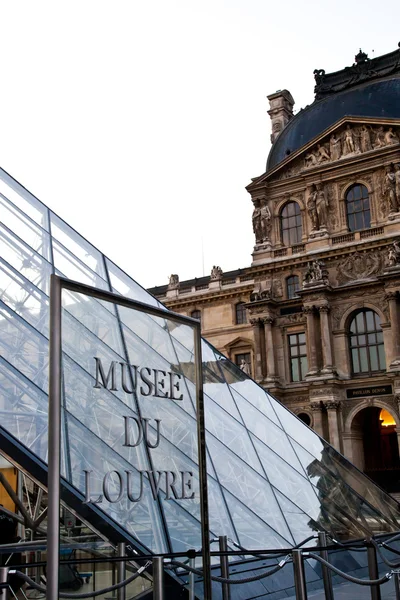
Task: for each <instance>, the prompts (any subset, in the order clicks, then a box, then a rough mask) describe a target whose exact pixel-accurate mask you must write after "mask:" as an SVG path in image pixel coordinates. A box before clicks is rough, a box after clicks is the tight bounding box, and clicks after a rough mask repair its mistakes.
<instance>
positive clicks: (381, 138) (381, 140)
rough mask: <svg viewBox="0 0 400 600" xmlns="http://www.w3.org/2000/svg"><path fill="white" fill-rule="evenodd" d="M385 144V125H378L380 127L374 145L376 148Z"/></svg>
mask: <svg viewBox="0 0 400 600" xmlns="http://www.w3.org/2000/svg"><path fill="white" fill-rule="evenodd" d="M384 145H385V132H384V131H383V127H382V125H381V126H380V127H378V129H377V130H376V132H375V143H374V147H375V148H383V146H384Z"/></svg>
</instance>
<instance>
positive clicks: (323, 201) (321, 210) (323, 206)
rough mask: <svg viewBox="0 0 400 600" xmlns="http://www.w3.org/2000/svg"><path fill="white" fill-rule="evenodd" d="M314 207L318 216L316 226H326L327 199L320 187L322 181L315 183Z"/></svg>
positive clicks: (320, 227)
mask: <svg viewBox="0 0 400 600" xmlns="http://www.w3.org/2000/svg"><path fill="white" fill-rule="evenodd" d="M315 202H316V208H317V216H318V226H319V229H322V228H325V229H326V228H327V226H328V206H329V203H328V199H327V197H326V194H325V190H324V188H323V187H322V183H318V184H317V193H316V200H315Z"/></svg>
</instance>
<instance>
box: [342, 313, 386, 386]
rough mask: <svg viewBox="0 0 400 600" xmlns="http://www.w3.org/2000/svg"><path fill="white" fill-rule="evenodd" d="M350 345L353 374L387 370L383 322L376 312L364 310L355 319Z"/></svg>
mask: <svg viewBox="0 0 400 600" xmlns="http://www.w3.org/2000/svg"><path fill="white" fill-rule="evenodd" d="M349 343H350V353H351V363H352V371H353V374H355V375H356V374H361V373H363V374H364V373H375V372H376V371H383V370H385V369H386V361H385V348H384V345H383V333H382V328H381V320H380V318H379V315H377V314H376V312H374V311H373V310H369V309H364V310H361V311H360V312H358V313H357V314H356V315H355V316H354V317H353V319H352V320H351V322H350V327H349Z"/></svg>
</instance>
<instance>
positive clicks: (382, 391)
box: [346, 385, 393, 398]
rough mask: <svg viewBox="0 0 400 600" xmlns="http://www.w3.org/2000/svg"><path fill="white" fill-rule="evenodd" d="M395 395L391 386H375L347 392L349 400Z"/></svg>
mask: <svg viewBox="0 0 400 600" xmlns="http://www.w3.org/2000/svg"><path fill="white" fill-rule="evenodd" d="M389 394H393V390H392V386H391V385H375V386H371V387H362V388H352V389H350V390H346V395H347V398H364V397H366V396H387V395H389Z"/></svg>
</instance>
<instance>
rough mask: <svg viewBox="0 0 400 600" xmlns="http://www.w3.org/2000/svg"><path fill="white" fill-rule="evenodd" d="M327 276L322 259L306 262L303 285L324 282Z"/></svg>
mask: <svg viewBox="0 0 400 600" xmlns="http://www.w3.org/2000/svg"><path fill="white" fill-rule="evenodd" d="M327 277H328V272H327V271H326V269H325V263H324V262H323V261H322V260H314V262H310V263H308V268H307V271H306V273H305V275H304V283H303V287H307V286H312V285H321V284H326V283H327Z"/></svg>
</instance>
